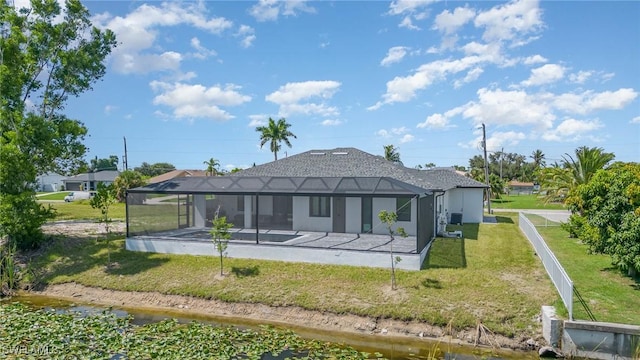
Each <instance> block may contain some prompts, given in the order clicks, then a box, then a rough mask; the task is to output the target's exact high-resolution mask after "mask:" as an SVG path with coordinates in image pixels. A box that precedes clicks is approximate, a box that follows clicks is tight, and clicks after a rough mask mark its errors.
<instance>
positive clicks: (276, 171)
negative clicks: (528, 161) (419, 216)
mask: <svg viewBox="0 0 640 360" xmlns="http://www.w3.org/2000/svg"><path fill="white" fill-rule="evenodd" d="M230 176H278V177H282V176H287V177H388V178H392V179H396V180H399V181H402V182H405V183H407V184H410V185H413V186H417V187H420V188H422V189H425V190H448V189H452V188H455V187H484V184H482V183H479V182H477V181H475V180H473V179H470V178H467V177H465V176H462V175H459V174H457V173H456V172H455V171H452V170H448V169H447V170H442V169H438V170H424V171H421V170H417V169H411V168H407V167H404V166H402V165H398V164H395V163H393V162H390V161H387V160H385V159H384V158H383V157H382V156H376V155H372V154H369V153H367V152H364V151H362V150H358V149H356V148H336V149H331V150H310V151H307V152H303V153H300V154H297V155H292V156H289V157H287V158H283V159H280V160H277V161H272V162H269V163H266V164H262V165H258V166H255V167H252V168H248V169H246V170H243V171H239V172H237V173H234V174H231V175H230Z"/></svg>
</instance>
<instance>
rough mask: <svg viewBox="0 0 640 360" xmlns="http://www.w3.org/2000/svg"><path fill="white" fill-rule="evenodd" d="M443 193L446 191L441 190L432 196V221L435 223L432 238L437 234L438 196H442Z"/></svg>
mask: <svg viewBox="0 0 640 360" xmlns="http://www.w3.org/2000/svg"><path fill="white" fill-rule="evenodd" d="M445 193H446V191H442V193H441V194H440V195H436V196H434V200H433V201H434V203H435V211H434V212H433V223H434V224H435V225H436V226H434V227H433V237H434V238H435V237H436V236H438V197H442V196H444V194H445ZM443 205H444V204H443Z"/></svg>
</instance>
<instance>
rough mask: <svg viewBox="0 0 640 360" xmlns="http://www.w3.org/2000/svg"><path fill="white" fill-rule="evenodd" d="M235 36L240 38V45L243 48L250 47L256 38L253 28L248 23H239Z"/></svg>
mask: <svg viewBox="0 0 640 360" xmlns="http://www.w3.org/2000/svg"><path fill="white" fill-rule="evenodd" d="M236 36H238V37H240V38H242V40H240V46H242V47H243V48H245V49H246V48H248V47H251V45H253V42H254V41H255V40H256V35H255V30H254V29H253V28H252V27H251V26H248V25H241V26H240V29H238V32H237V33H236Z"/></svg>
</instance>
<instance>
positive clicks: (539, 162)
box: [529, 149, 545, 169]
mask: <svg viewBox="0 0 640 360" xmlns="http://www.w3.org/2000/svg"><path fill="white" fill-rule="evenodd" d="M529 157H530V158H531V159H532V160H533V166H534V168H535V169H538V168H540V167H543V166H544V165H545V160H544V157H545V155H544V153H543V152H542V150H540V149H537V150H535V151H534V152H532V153H531V156H529Z"/></svg>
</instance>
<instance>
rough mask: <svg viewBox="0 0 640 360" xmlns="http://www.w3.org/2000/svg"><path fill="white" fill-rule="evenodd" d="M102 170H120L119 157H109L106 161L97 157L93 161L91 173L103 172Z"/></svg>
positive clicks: (90, 167)
mask: <svg viewBox="0 0 640 360" xmlns="http://www.w3.org/2000/svg"><path fill="white" fill-rule="evenodd" d="M102 170H118V156H116V155H109V157H108V158H106V159H98V157H97V156H96V157H95V158H94V159H91V165H90V166H89V171H102Z"/></svg>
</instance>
